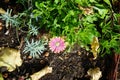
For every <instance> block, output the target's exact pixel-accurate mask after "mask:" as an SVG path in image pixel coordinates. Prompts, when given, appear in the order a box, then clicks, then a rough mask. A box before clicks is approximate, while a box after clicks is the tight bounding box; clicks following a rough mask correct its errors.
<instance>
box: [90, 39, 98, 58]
mask: <svg viewBox="0 0 120 80" xmlns="http://www.w3.org/2000/svg"><path fill="white" fill-rule="evenodd" d="M98 48H99V41H98V37H93V41H92V44H91V49H92V50H91V51H92V53H93V56H94V59H96V58H97V51H98Z"/></svg>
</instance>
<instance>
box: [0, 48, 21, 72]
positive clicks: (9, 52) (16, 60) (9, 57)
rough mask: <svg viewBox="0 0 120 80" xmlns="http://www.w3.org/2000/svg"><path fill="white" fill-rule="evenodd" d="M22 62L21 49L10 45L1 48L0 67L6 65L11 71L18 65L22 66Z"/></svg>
mask: <svg viewBox="0 0 120 80" xmlns="http://www.w3.org/2000/svg"><path fill="white" fill-rule="evenodd" d="M21 64H22V59H21V57H20V50H17V49H13V48H8V47H1V48H0V67H2V66H6V67H7V69H8V71H10V72H11V71H13V70H14V69H15V68H16V66H21Z"/></svg>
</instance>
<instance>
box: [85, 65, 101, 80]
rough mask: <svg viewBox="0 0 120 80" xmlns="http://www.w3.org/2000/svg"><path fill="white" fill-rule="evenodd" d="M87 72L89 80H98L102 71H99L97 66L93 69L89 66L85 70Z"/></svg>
mask: <svg viewBox="0 0 120 80" xmlns="http://www.w3.org/2000/svg"><path fill="white" fill-rule="evenodd" d="M87 74H88V75H89V76H90V77H91V78H90V80H99V79H100V78H101V77H102V72H101V71H100V68H99V67H96V68H94V69H92V68H90V69H89V70H88V71H87Z"/></svg>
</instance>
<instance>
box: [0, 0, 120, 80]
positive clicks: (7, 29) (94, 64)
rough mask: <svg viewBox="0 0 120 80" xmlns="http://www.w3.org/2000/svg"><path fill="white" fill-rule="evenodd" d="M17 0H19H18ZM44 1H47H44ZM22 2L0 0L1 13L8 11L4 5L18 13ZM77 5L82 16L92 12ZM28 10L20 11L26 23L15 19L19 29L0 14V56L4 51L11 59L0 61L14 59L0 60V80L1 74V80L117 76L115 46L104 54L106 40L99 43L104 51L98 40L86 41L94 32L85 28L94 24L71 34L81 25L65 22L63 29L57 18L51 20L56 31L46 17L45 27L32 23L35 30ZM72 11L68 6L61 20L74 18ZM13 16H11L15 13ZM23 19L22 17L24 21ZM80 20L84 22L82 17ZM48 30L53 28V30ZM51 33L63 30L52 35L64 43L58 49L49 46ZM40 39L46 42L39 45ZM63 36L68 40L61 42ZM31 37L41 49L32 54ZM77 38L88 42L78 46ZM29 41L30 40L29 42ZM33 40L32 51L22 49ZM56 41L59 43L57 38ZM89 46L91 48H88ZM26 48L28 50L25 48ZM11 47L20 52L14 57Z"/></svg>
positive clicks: (80, 79) (112, 79) (98, 79)
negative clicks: (82, 12)
mask: <svg viewBox="0 0 120 80" xmlns="http://www.w3.org/2000/svg"><path fill="white" fill-rule="evenodd" d="M17 1H20V0H17ZM21 1H22V0H21ZM31 1H32V0H31ZM56 1H57V0H56ZM66 1H67V0H66ZM38 2H39V1H38ZM119 3H120V2H119ZM46 4H48V3H46ZM56 4H57V2H56ZM71 4H72V3H71ZM71 4H70V5H71ZM25 5H27V6H28V8H29V7H31V4H28V3H26V2H25ZM25 5H23V4H22V3H20V2H18V3H16V0H15V1H14V0H3V1H0V8H1V9H2V10H3V11H2V10H1V9H0V13H1V14H3V13H5V12H4V10H5V11H7V9H12V11H13V12H12V14H11V15H14V14H18V13H20V12H23V11H24V10H26V8H24V7H25ZM36 5H37V7H40V6H41V5H38V4H37V3H36ZM64 5H66V4H64ZM116 6H117V5H116ZM32 7H35V6H32ZM66 7H68V6H66ZM41 8H43V7H41ZM50 8H51V7H50ZM79 8H80V9H81V10H84V11H85V12H84V14H85V16H86V15H90V14H94V13H93V12H91V11H89V10H90V9H91V8H92V7H91V8H83V7H81V6H79ZM30 10H31V9H30ZM55 10H56V9H55ZM87 10H88V12H87ZM1 11H2V12H3V13H2V12H1ZM53 12H55V11H54V10H53ZM58 12H59V11H58ZM89 12H90V13H89ZM23 13H24V12H23ZM28 13H29V10H28ZM28 13H26V14H27V15H26V14H22V15H21V16H22V20H23V22H25V23H27V24H26V25H24V26H23V25H22V24H18V23H16V24H17V25H20V26H22V27H19V29H18V27H14V26H13V25H12V24H11V23H12V22H11V23H8V26H7V25H6V21H5V20H3V19H2V18H0V56H2V55H3V53H4V54H5V55H7V57H8V58H9V59H10V60H9V59H8V58H6V60H4V59H3V57H0V61H1V63H2V62H6V61H8V62H9V61H12V62H13V63H11V62H10V64H9V63H4V65H3V66H1V63H0V73H1V74H2V75H0V79H1V80H2V79H3V78H4V80H30V79H32V80H38V79H39V80H119V79H120V63H119V62H120V55H119V54H117V53H116V52H114V47H112V48H111V47H110V49H109V50H110V51H111V52H112V53H113V54H104V52H105V51H107V50H108V48H106V46H107V47H109V46H108V44H107V43H105V44H106V45H105V44H102V42H101V45H102V47H103V45H104V46H105V48H103V51H102V49H101V51H99V50H98V48H99V42H97V40H94V39H93V45H92V44H87V43H89V42H90V41H89V40H90V39H91V37H92V36H93V35H92V32H91V34H88V32H86V31H91V30H93V33H94V31H96V30H94V29H91V30H89V29H90V28H93V27H91V26H90V27H88V28H85V29H83V31H82V30H81V33H78V34H79V35H80V36H78V35H74V34H75V33H77V32H79V29H81V27H79V28H78V27H74V28H70V27H68V26H65V27H67V28H64V29H65V31H64V29H63V28H60V27H59V24H60V25H62V23H59V22H58V24H57V23H56V22H55V21H54V23H55V24H54V25H55V26H58V27H57V28H58V33H57V28H55V30H54V28H51V27H49V25H47V24H48V23H49V20H48V23H47V21H46V23H45V24H42V26H47V27H48V28H47V29H46V27H42V28H38V30H37V31H38V32H37V31H35V30H36V27H35V26H34V27H35V28H34V31H32V29H33V27H32V28H31V26H33V25H32V24H31V23H32V21H33V22H34V20H32V19H34V18H33V17H32V18H30V19H29V20H28V22H27V21H26V20H27V18H29V16H30V17H31V16H32V15H33V14H30V15H29V16H28ZM48 13H49V11H48ZM68 13H69V12H68ZM50 14H51V15H52V16H54V17H55V16H57V15H56V14H52V13H50ZM60 14H62V13H59V14H58V15H59V16H60ZM63 14H64V12H63ZM63 14H62V15H63ZM73 14H74V13H73V11H72V10H71V11H70V13H69V15H67V16H65V18H64V19H63V20H62V21H63V22H65V21H68V23H69V20H71V18H74V19H75V18H76V17H73ZM23 15H24V16H23ZM48 15H49V14H48ZM74 15H75V14H74ZM69 16H70V18H67V17H69ZM81 16H83V15H79V17H80V19H82V17H81ZM47 17H48V18H47V19H50V20H53V18H51V17H50V16H47ZM62 17H63V16H62ZM62 17H59V18H62ZM77 17H78V15H77ZM12 18H14V16H13V17H12ZM12 18H11V19H12ZM57 18H58V16H57ZM57 18H56V19H57ZM24 19H25V21H24ZM37 19H38V21H39V19H41V16H40V17H38V18H37ZM67 19H68V20H67ZM59 20H60V21H61V19H58V21H59ZM76 20H77V19H76ZM76 20H74V21H75V22H76ZM101 20H102V19H101ZM13 21H14V20H13ZM36 21H37V20H36ZM74 21H73V22H74ZM111 21H112V20H111ZM83 22H84V20H83ZM86 22H87V21H86ZM36 23H37V22H35V24H36ZM43 23H44V21H43ZM70 23H71V24H72V26H73V25H74V23H72V22H70ZM70 23H69V24H70ZM91 23H92V22H90V23H89V24H90V25H92V24H91ZM93 23H94V24H95V25H98V24H99V23H98V24H96V21H95V22H94V20H93ZM16 24H14V25H16ZM23 24H24V23H23ZM64 24H65V25H66V24H67V23H66V22H65V23H64ZM29 25H30V26H29ZM37 25H40V24H39V23H38V24H37ZM51 25H52V23H51ZM67 25H68V24H67ZM75 25H76V24H75ZM81 25H85V24H81ZM101 25H102V24H101ZM107 25H108V24H107ZM27 26H29V27H27ZM40 26H41V25H40ZM62 26H63V25H62ZM82 27H83V26H82ZM105 27H106V26H105ZM69 28H70V30H69ZM72 29H73V30H72ZM97 29H98V30H97V31H98V32H100V34H101V35H102V34H103V33H101V30H100V29H101V28H97ZM50 30H53V32H52V31H50ZM84 30H86V31H84ZM104 30H105V29H104ZM49 31H50V32H49ZM54 31H55V32H54ZM62 31H63V32H62ZM70 31H71V32H70ZM97 31H96V32H95V34H98V32H97ZM113 31H114V29H113ZM115 31H116V29H115ZM35 32H36V33H35ZM61 32H62V33H61ZM117 32H118V33H119V31H117ZM53 33H54V34H55V35H57V36H58V35H61V34H64V36H62V37H55V39H56V40H57V39H60V40H61V44H62V43H63V44H62V45H64V44H65V45H64V46H62V48H61V50H60V48H59V50H56V48H54V47H53V45H52V46H50V45H51V44H52V43H51V44H50V41H51V42H52V39H53V42H55V40H54V38H52V39H51V36H52V35H53ZM68 33H69V34H70V35H69V34H68ZM86 34H87V35H86ZM82 35H83V36H82ZM105 35H106V36H107V37H106V36H105V40H107V39H108V38H111V37H109V36H108V35H107V33H105ZM112 35H113V36H114V35H115V34H112ZM76 36H77V37H76ZM81 36H82V37H81ZM66 37H68V38H70V39H66ZM71 37H72V38H71ZM74 37H75V39H74ZM78 37H81V38H82V39H83V40H81V39H80V40H79V38H78ZM89 37H90V38H89ZM116 37H117V36H116ZM26 38H28V40H29V41H28V40H26ZM43 38H44V39H43ZM92 38H94V37H92ZM102 38H103V37H102ZM42 39H43V40H46V42H45V44H43V45H42V43H41V44H40V45H39V43H40V42H39V40H42ZM64 39H66V40H67V41H69V42H67V41H66V43H64V41H65V40H64ZM76 39H78V40H76ZM96 39H98V37H96ZM62 40H63V42H62ZM91 40H92V39H91ZM99 40H101V37H99ZM34 41H38V42H36V44H37V45H38V46H39V48H40V49H41V50H39V51H38V53H39V52H40V53H39V54H36V55H34V48H35V49H37V48H36V47H33V46H35V44H34ZM71 41H73V42H74V41H76V42H75V43H74V44H70V42H71ZM79 41H81V42H82V41H83V42H85V43H86V44H85V45H87V46H85V45H83V46H81V45H80V44H79ZM86 41H88V42H86ZM101 41H102V40H101ZM103 41H104V40H103ZM112 41H113V43H112V44H115V47H116V42H115V41H114V40H112V38H111V42H112ZM117 41H119V38H118V39H117ZM29 42H31V43H29ZM95 42H96V43H95ZM32 43H33V45H32V46H31V47H33V48H31V47H29V48H30V49H33V51H32V50H31V51H30V50H29V49H28V48H26V49H25V47H26V46H27V45H30V44H32ZM46 43H47V44H46ZM103 43H104V42H103ZM59 44H60V41H59ZM59 44H57V43H56V45H55V46H58V45H59ZM112 44H111V45H112ZM96 45H97V46H96ZM92 46H93V47H92ZM113 46H114V45H113ZM41 47H42V48H41ZM94 47H95V50H94ZM43 48H44V49H43ZM88 48H90V49H91V50H90V49H88ZM117 48H118V46H117ZM27 49H28V50H29V51H27ZM69 49H70V50H69ZM10 50H12V51H13V53H14V54H13V55H15V54H16V53H19V54H20V56H18V54H17V57H15V59H13V58H14V56H12V52H10ZM109 50H108V51H109ZM14 51H15V52H14ZM95 51H96V52H99V53H102V54H99V55H98V54H94V53H95ZM30 52H33V54H31V53H30ZM114 53H115V54H114ZM10 54H11V55H10ZM36 56H37V57H36ZM38 56H39V57H38ZM3 60H4V61H3ZM14 61H16V63H14ZM11 64H13V65H11ZM6 65H7V66H6ZM14 65H15V69H14V68H13V67H14ZM8 67H10V68H8ZM38 72H39V74H37V73H38ZM96 74H97V75H96ZM91 75H92V76H91ZM1 76H2V77H1ZM38 76H39V77H38ZM111 76H112V77H111ZM35 77H38V78H37V79H36V78H35Z"/></svg>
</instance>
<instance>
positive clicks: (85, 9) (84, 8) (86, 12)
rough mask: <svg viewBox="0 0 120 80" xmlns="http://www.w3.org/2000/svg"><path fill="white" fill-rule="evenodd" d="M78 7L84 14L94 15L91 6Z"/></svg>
mask: <svg viewBox="0 0 120 80" xmlns="http://www.w3.org/2000/svg"><path fill="white" fill-rule="evenodd" d="M78 7H79V9H80V10H83V12H84V14H87V15H90V14H93V13H94V11H93V7H92V6H91V7H82V6H80V5H78Z"/></svg>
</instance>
